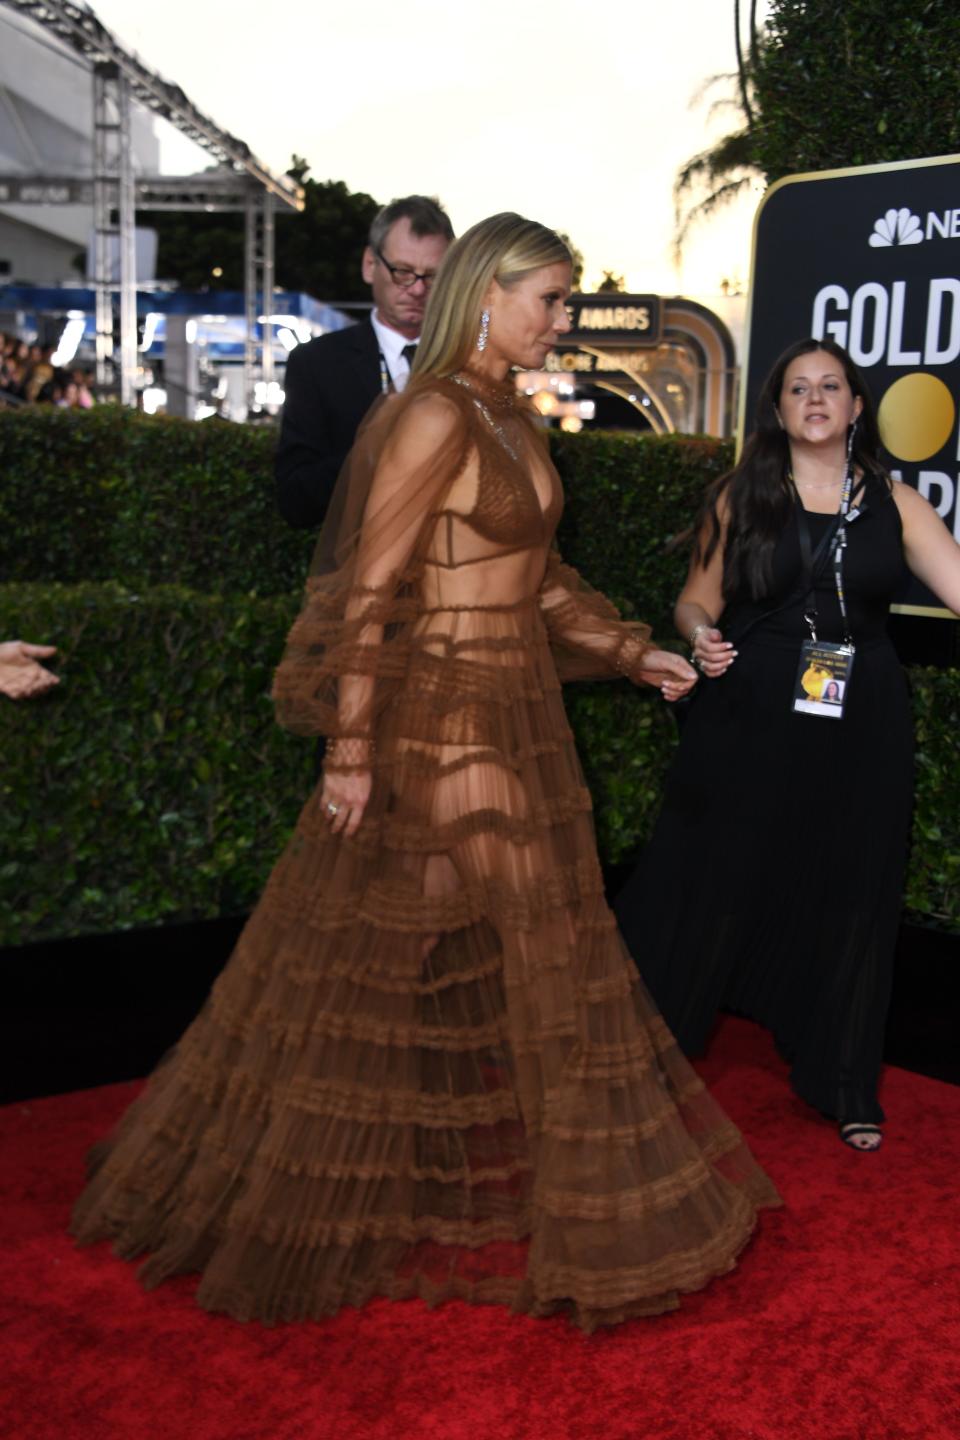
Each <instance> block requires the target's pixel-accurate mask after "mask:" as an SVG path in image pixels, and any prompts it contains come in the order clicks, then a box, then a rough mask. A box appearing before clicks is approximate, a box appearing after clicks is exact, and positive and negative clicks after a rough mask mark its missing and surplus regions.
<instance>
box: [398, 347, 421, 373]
mask: <svg viewBox="0 0 960 1440" xmlns="http://www.w3.org/2000/svg"><path fill="white" fill-rule="evenodd" d="M416 353H417V347H416V345H404V347H403V349H402V350H401V351H400V354H401V356H402V357H403V359H404V360H406V362H407V364H408V365H409V366H410V369H411V370H412V369H413V357H414V355H416Z"/></svg>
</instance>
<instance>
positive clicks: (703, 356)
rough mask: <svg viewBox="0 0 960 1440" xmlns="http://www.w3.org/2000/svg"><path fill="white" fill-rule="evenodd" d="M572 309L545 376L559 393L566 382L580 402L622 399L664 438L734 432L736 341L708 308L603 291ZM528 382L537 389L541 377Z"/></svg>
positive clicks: (576, 298)
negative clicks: (608, 397) (605, 397)
mask: <svg viewBox="0 0 960 1440" xmlns="http://www.w3.org/2000/svg"><path fill="white" fill-rule="evenodd" d="M568 309H569V311H570V318H571V320H572V322H573V329H572V330H571V331H570V333H569V335H567V336H565V337H564V341H563V344H562V345H559V346H558V347H557V348H556V350H553V351H551V352H550V354H549V355H548V356H547V359H546V361H545V364H544V371H543V372H541V376H542V377H543V378H544V383H545V387H547V388H548V389H549V391H551V392H553V394H554V395H556V393H557V389H558V381H560V380H561V379H562V380H566V381H568V382H569V384H570V385H571V386H572V387H573V390H574V392H575V394H576V397H577V400H578V401H583V400H589V399H590V398H591V397H595V398H599V397H600V396H602V395H604V394H613V395H617V396H619V397H620V398H621V399H623V400H624V401H626V402H627V404H629V405H630V406H632V407H633V409H634V410H636V411H637V412H638V416H639V415H642V416H643V418H644V420H645V421H646V424H647V425H648V426H649V427H650V429H652V430H654V431H655V432H656V433H657V434H661V435H663V434H671V433H673V432H676V431H679V432H682V433H685V434H706V435H716V436H720V437H723V438H726V437H727V436H729V435H732V434H733V430H734V424H735V416H736V398H737V397H736V390H737V367H736V355H735V351H734V345H733V340H732V338H731V336H730V332H729V330H728V329H727V327H726V325H725V324H724V323H723V321H722V320H721V319H720V317H719V316H718V315H715V314H714V313H713V312H712V311H711V310H708V309H707V307H706V306H705V305H701V304H699V303H698V302H697V301H696V300H687V299H685V298H684V297H683V296H674V297H671V298H669V299H667V298H663V297H661V296H659V295H619V294H616V293H604V294H598V295H572V296H571V297H570V300H569V302H568ZM524 379H525V385H526V388H527V390H528V391H530V390H531V389H533V390H536V388H537V386H536V384H535V383H532V382H534V381H535V379H536V377H534V376H532V375H528V376H526V377H524ZM562 388H563V390H564V391H567V386H566V385H563V387H562ZM567 393H569V392H567ZM561 403H562V402H561ZM569 403H570V402H566V404H564V406H563V408H564V409H566V408H567V404H569ZM554 413H555V411H554Z"/></svg>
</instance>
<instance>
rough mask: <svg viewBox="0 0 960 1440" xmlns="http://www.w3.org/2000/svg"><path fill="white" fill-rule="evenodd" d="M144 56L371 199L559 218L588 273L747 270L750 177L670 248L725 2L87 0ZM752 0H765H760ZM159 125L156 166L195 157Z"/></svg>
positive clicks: (723, 32) (223, 111)
mask: <svg viewBox="0 0 960 1440" xmlns="http://www.w3.org/2000/svg"><path fill="white" fill-rule="evenodd" d="M93 8H94V9H95V11H96V13H97V14H98V16H99V17H100V19H101V21H102V22H103V23H104V24H105V25H107V26H108V27H109V28H110V29H112V30H113V31H114V32H115V33H116V35H117V36H118V37H119V38H120V39H121V40H123V41H124V43H125V44H126V45H127V46H129V47H130V48H132V49H134V50H136V51H137V53H138V54H139V55H140V57H141V59H142V60H144V61H145V62H146V64H147V65H149V66H150V67H151V68H152V69H155V70H157V71H159V72H160V73H161V74H162V75H163V76H164V77H165V78H166V79H168V80H170V81H172V82H174V83H176V84H178V85H180V86H181V88H182V89H183V90H185V91H186V93H187V94H188V95H189V96H190V98H191V99H192V100H193V102H194V103H195V104H196V105H197V106H198V107H199V108H200V109H201V110H204V111H205V112H206V113H207V114H208V115H210V117H211V118H212V119H213V120H215V121H216V123H217V124H218V125H220V126H221V127H223V128H224V129H227V130H229V131H231V132H232V133H233V134H234V135H236V136H238V137H239V138H241V139H243V140H245V141H246V142H247V144H248V145H249V146H250V147H251V149H252V150H253V151H254V152H255V153H256V154H257V155H258V156H259V157H260V158H261V159H262V160H264V161H265V162H266V163H267V164H268V165H270V166H271V167H272V168H273V169H275V170H284V169H285V168H286V167H287V165H288V164H289V161H290V157H291V155H292V154H293V153H294V152H296V153H298V154H301V155H304V156H305V157H306V158H307V160H308V161H309V162H310V164H311V166H312V170H313V174H314V176H315V177H316V178H318V179H337V180H343V181H345V182H346V183H347V185H349V187H350V188H351V189H353V190H365V191H367V192H369V193H370V194H371V195H373V196H374V197H375V198H376V199H378V200H380V201H387V200H389V199H391V198H392V197H394V196H396V195H400V194H406V193H409V192H411V191H423V192H426V193H428V194H437V195H439V196H440V198H441V200H442V201H443V202H444V204H445V205H446V207H447V209H448V210H449V212H450V215H451V218H452V220H453V223H454V227H455V229H456V230H457V231H462V230H464V229H466V228H467V226H469V225H471V224H472V223H473V222H474V221H475V220H479V219H481V218H482V217H483V216H484V215H488V214H491V213H493V212H494V211H498V210H519V211H521V212H522V213H524V214H527V215H531V216H533V217H535V218H536V219H539V220H543V221H545V222H546V223H548V224H551V225H553V226H555V227H556V228H557V229H560V230H564V231H566V232H567V233H568V234H569V235H570V236H571V238H572V239H573V240H574V242H575V243H576V244H577V245H578V246H579V247H580V249H581V250H582V251H583V252H584V255H585V257H586V280H587V283H588V284H589V283H590V282H591V281H596V280H598V279H599V278H600V275H601V272H602V270H604V269H607V268H609V269H613V270H614V271H616V272H617V273H618V274H623V275H624V276H625V277H626V280H627V284H628V288H630V289H633V290H637V291H655V292H660V293H667V294H669V293H684V294H688V295H692V296H695V297H697V298H700V299H703V300H705V301H707V303H710V301H711V300H712V298H713V297H715V296H717V295H718V294H719V292H720V285H721V282H722V281H723V280H728V281H731V282H734V283H736V282H738V281H739V282H741V283H742V282H745V281H746V279H747V277H748V274H749V248H750V227H751V223H752V217H753V212H754V210H755V208H756V204H757V200H758V198H759V191H756V192H754V193H753V194H751V195H750V196H748V197H745V199H744V200H743V201H742V202H739V203H736V204H735V205H734V206H733V207H731V208H730V209H729V211H728V212H726V213H725V214H724V215H723V216H722V217H721V218H718V219H717V220H715V221H713V222H711V223H709V224H708V225H704V226H702V227H701V228H700V229H698V230H697V231H696V233H695V235H694V237H693V238H692V240H691V241H690V243H689V245H688V247H687V249H686V252H685V254H684V257H683V260H682V263H681V266H680V268H679V269H677V268H675V266H674V264H673V261H672V258H671V235H672V230H673V200H672V193H671V192H672V185H673V179H674V176H675V173H676V170H677V168H678V166H679V165H680V164H681V163H682V162H683V161H684V160H685V159H687V158H688V157H689V156H690V155H691V154H693V153H694V152H696V151H698V150H700V149H702V148H704V147H705V146H706V145H707V144H709V143H710V141H711V139H713V138H715V137H716V136H718V135H720V134H722V133H723V132H724V130H725V129H729V128H731V126H732V125H735V124H736V123H737V114H736V112H735V111H731V110H723V109H721V110H720V111H719V112H718V113H716V114H714V115H711V113H710V109H711V105H710V102H711V99H712V98H717V99H719V98H722V97H723V96H725V95H730V94H732V84H731V83H730V82H728V83H726V84H719V85H717V86H716V87H714V88H713V89H711V90H710V91H709V92H708V94H707V96H706V97H705V98H701V99H700V100H699V101H695V100H694V97H695V95H696V93H697V91H698V90H699V89H700V88H701V87H702V85H703V83H704V81H705V80H707V79H708V78H709V77H710V76H713V75H718V74H722V73H724V72H730V71H732V70H733V69H734V65H735V56H734V40H733V4H732V0H674V3H672V4H662V3H653V0H598V3H594V4H592V5H590V4H585V3H583V0H552V3H549V4H545V3H542V4H540V5H533V6H521V5H518V4H516V3H515V0H486V3H485V4H483V5H467V4H465V3H462V0H365V3H363V4H349V3H344V0H340V3H337V4H332V3H330V0H313V3H309V4H308V3H304V0H275V3H273V4H271V5H264V4H262V3H255V0H164V3H163V4H148V3H137V4H133V3H131V0H94V6H93ZM761 8H762V7H761ZM205 163H206V162H205V160H204V157H203V155H202V153H201V152H198V151H197V150H195V149H194V148H193V147H192V146H190V145H188V144H187V142H185V141H183V140H182V139H181V138H180V137H176V136H174V137H173V138H172V139H171V142H170V144H169V145H168V146H166V147H165V168H167V169H170V168H173V169H174V170H177V171H189V170H195V169H200V168H203V166H204V164H205Z"/></svg>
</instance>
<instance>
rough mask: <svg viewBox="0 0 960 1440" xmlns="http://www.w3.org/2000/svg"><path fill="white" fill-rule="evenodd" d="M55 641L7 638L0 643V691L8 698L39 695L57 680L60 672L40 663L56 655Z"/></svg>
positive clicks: (23, 698)
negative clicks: (46, 643)
mask: <svg viewBox="0 0 960 1440" xmlns="http://www.w3.org/2000/svg"><path fill="white" fill-rule="evenodd" d="M56 653H57V647H56V646H55V645H31V644H30V643H29V642H28V641H26V640H6V641H4V643H3V644H2V645H0V694H2V695H8V696H9V697H10V699H11V700H26V699H28V698H29V697H31V696H33V695H42V694H43V692H44V691H45V690H49V689H50V688H51V686H53V685H59V684H60V677H59V675H54V673H53V672H52V670H47V669H45V667H44V666H43V665H41V664H40V661H41V660H49V658H50V656H51V655H56Z"/></svg>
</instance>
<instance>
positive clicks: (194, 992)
mask: <svg viewBox="0 0 960 1440" xmlns="http://www.w3.org/2000/svg"><path fill="white" fill-rule="evenodd" d="M242 925H243V921H242V919H228V920H209V921H204V922H202V923H199V924H194V925H170V926H164V927H162V928H159V929H152V930H131V931H124V932H120V933H115V934H111V935H88V936H80V937H78V938H75V939H71V940H60V941H55V942H50V943H48V944H39V945H26V946H22V947H19V948H13V949H6V950H0V987H2V988H0V1002H2V1003H0V1103H4V1104H5V1103H9V1102H11V1101H14V1100H25V1099H31V1098H37V1097H39V1096H41V1095H57V1094H61V1093H64V1092H67V1091H70V1090H83V1089H87V1088H89V1087H90V1086H94V1085H106V1084H111V1083H113V1082H115V1081H119V1080H133V1079H136V1078H137V1077H139V1076H141V1075H145V1074H147V1073H148V1072H149V1071H150V1070H151V1069H152V1068H153V1066H154V1065H155V1064H156V1062H157V1061H158V1060H159V1059H160V1057H161V1055H163V1053H164V1051H165V1050H167V1049H168V1048H169V1047H170V1046H171V1045H172V1044H173V1043H174V1042H175V1041H176V1040H177V1038H178V1036H179V1035H180V1034H181V1033H182V1031H183V1030H184V1029H185V1028H186V1026H187V1025H188V1024H189V1023H190V1021H191V1020H192V1019H193V1017H194V1015H195V1014H196V1013H197V1011H198V1010H199V1008H200V1006H201V1005H202V1003H203V1000H204V998H205V996H206V995H207V992H208V991H209V989H210V986H211V985H212V983H213V981H214V980H215V979H216V976H217V975H218V974H219V972H220V970H221V969H222V967H223V965H224V963H225V962H226V960H227V958H228V957H229V955H230V952H231V951H232V949H233V946H234V945H235V943H236V940H237V936H238V935H239V933H240V930H241V928H242ZM958 1034H960V936H954V935H945V934H942V933H940V932H937V931H932V930H924V929H920V928H918V927H915V926H904V927H903V929H902V931H901V934H900V942H899V945H898V949H897V964H896V971H895V978H894V991H893V1001H892V1004H891V1009H890V1021H889V1025H888V1029H887V1044H886V1059H887V1061H888V1063H890V1064H893V1065H900V1066H903V1067H904V1068H905V1069H907V1070H914V1071H917V1072H918V1073H920V1074H924V1075H931V1076H933V1077H934V1078H936V1079H939V1080H946V1081H950V1082H951V1083H953V1084H960V1045H958V1043H957V1036H958Z"/></svg>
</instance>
